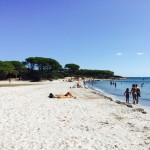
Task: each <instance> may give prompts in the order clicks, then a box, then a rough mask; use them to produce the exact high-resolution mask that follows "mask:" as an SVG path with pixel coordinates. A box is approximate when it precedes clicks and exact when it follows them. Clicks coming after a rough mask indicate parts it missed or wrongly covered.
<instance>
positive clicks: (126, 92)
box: [124, 88, 130, 104]
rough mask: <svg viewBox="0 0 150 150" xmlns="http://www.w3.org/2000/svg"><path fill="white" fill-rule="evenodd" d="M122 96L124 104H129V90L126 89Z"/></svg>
mask: <svg viewBox="0 0 150 150" xmlns="http://www.w3.org/2000/svg"><path fill="white" fill-rule="evenodd" d="M124 95H125V96H126V103H128V104H129V96H130V91H129V88H126V90H125V92H124Z"/></svg>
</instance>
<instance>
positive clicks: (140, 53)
mask: <svg viewBox="0 0 150 150" xmlns="http://www.w3.org/2000/svg"><path fill="white" fill-rule="evenodd" d="M136 55H138V56H140V55H144V53H142V52H138V53H136Z"/></svg>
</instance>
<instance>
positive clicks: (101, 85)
mask: <svg viewBox="0 0 150 150" xmlns="http://www.w3.org/2000/svg"><path fill="white" fill-rule="evenodd" d="M112 82H114V83H116V87H115V85H114V84H112V85H111V84H110V80H100V81H94V82H91V81H88V82H87V84H88V86H90V87H92V88H94V89H95V90H97V91H100V92H102V93H103V94H105V95H109V96H111V97H112V98H115V99H119V100H121V101H125V96H124V92H125V90H126V88H129V89H130V90H131V87H132V84H138V86H139V87H140V90H141V97H140V98H139V104H140V105H143V106H146V107H148V108H150V77H130V78H129V77H128V78H126V79H125V80H112ZM142 83H143V84H144V85H143V87H142V86H141V84H142ZM132 102H133V99H132V95H130V103H132Z"/></svg>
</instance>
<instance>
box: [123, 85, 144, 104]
mask: <svg viewBox="0 0 150 150" xmlns="http://www.w3.org/2000/svg"><path fill="white" fill-rule="evenodd" d="M130 94H132V97H133V104H138V103H139V97H141V94H140V88H139V87H138V85H137V84H132V88H131V91H130V90H129V88H126V90H125V92H124V95H125V96H126V103H129V97H130Z"/></svg>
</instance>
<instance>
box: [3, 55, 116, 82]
mask: <svg viewBox="0 0 150 150" xmlns="http://www.w3.org/2000/svg"><path fill="white" fill-rule="evenodd" d="M67 76H74V77H92V78H110V77H114V72H112V71H109V70H88V69H80V66H79V65H77V64H73V63H70V64H66V65H65V67H64V68H63V67H62V66H61V65H60V64H59V62H58V61H56V60H54V59H51V58H43V57H29V58H27V59H25V61H23V62H20V61H0V80H6V79H8V78H19V79H21V80H31V81H40V80H43V79H49V80H51V79H56V78H63V77H67Z"/></svg>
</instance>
